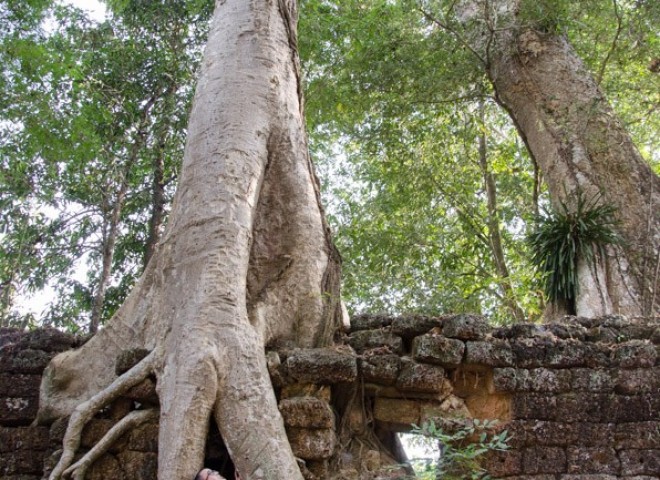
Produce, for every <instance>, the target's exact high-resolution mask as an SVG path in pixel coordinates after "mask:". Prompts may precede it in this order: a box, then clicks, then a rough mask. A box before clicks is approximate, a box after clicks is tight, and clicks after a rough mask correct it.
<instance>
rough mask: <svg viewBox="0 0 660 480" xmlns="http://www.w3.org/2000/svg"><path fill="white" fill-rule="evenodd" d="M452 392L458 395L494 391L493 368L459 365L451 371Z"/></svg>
mask: <svg viewBox="0 0 660 480" xmlns="http://www.w3.org/2000/svg"><path fill="white" fill-rule="evenodd" d="M451 382H452V385H453V387H454V393H455V394H456V395H458V396H459V397H463V398H465V397H469V396H470V395H483V394H484V393H494V392H495V387H494V386H493V370H492V369H491V368H489V367H482V366H478V367H468V368H463V367H459V368H457V369H456V370H454V371H453V372H451Z"/></svg>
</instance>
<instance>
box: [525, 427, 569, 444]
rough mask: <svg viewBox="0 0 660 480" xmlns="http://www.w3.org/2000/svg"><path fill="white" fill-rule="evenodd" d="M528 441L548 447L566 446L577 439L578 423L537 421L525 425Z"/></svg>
mask: <svg viewBox="0 0 660 480" xmlns="http://www.w3.org/2000/svg"><path fill="white" fill-rule="evenodd" d="M525 428H526V430H527V435H528V438H529V441H528V443H531V444H536V445H539V446H548V447H566V446H568V445H573V444H575V443H576V442H577V439H578V424H576V423H565V422H561V421H559V422H544V421H537V422H533V423H527V424H526V425H525Z"/></svg>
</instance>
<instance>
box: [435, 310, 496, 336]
mask: <svg viewBox="0 0 660 480" xmlns="http://www.w3.org/2000/svg"><path fill="white" fill-rule="evenodd" d="M490 331H491V327H490V325H489V324H488V320H486V318H484V317H482V316H481V315H469V314H461V315H450V316H447V317H446V318H445V319H444V322H443V324H442V334H443V335H444V336H445V337H449V338H458V339H460V340H481V339H483V338H484V337H485V336H486V335H487V334H488V333H490Z"/></svg>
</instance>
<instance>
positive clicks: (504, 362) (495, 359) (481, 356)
mask: <svg viewBox="0 0 660 480" xmlns="http://www.w3.org/2000/svg"><path fill="white" fill-rule="evenodd" d="M465 351H466V356H465V363H468V364H477V365H488V366H491V367H512V366H514V357H513V351H512V350H511V346H510V345H509V342H507V341H506V340H500V339H492V340H490V341H487V342H467V343H466V344H465Z"/></svg>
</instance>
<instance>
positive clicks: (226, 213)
mask: <svg viewBox="0 0 660 480" xmlns="http://www.w3.org/2000/svg"><path fill="white" fill-rule="evenodd" d="M295 8H296V6H295V1H292V0H288V1H286V0H280V1H276V0H255V1H251V2H246V1H244V0H217V1H216V10H215V13H214V17H213V20H212V25H211V30H210V34H209V41H208V46H207V49H206V52H205V55H204V60H203V66H202V72H201V76H200V79H199V83H198V87H197V92H196V97H195V101H194V105H193V110H192V113H191V116H190V123H189V128H188V142H187V146H186V151H185V155H184V164H183V168H182V172H181V178H180V182H179V186H178V190H177V193H176V196H175V199H174V205H173V209H172V213H171V215H170V219H169V224H168V226H167V228H166V231H165V233H164V235H163V239H162V240H161V243H160V245H159V246H158V248H157V250H156V252H155V253H154V255H153V257H152V258H151V260H150V262H149V264H148V266H147V268H146V270H145V272H144V274H143V276H142V278H141V279H140V281H139V282H138V284H137V285H136V287H135V288H134V290H133V291H132V293H131V294H130V295H129V297H128V298H127V300H126V302H125V303H124V305H123V306H122V307H121V308H120V309H119V311H118V312H117V314H116V315H115V316H114V317H113V319H112V320H111V321H109V322H108V324H107V325H106V326H105V328H103V329H101V330H100V331H99V333H98V334H97V335H96V336H94V337H93V338H92V339H91V340H90V341H89V342H88V343H87V344H85V345H84V346H83V347H82V348H81V349H79V350H77V351H73V352H67V353H64V354H62V355H60V356H58V357H56V358H55V359H54V360H53V362H51V364H50V366H49V368H48V369H47V371H46V374H45V376H44V381H43V383H42V389H41V404H40V420H41V421H48V420H51V419H53V418H55V417H60V416H64V415H69V414H71V413H72V412H74V415H73V416H72V420H71V423H70V430H71V432H72V433H71V434H70V435H68V436H67V439H68V440H66V441H67V442H68V445H69V446H70V447H75V446H76V441H75V440H71V438H73V437H75V435H74V433H75V431H74V430H75V428H73V427H72V425H73V424H74V423H76V422H78V423H80V422H81V419H84V418H85V417H86V416H87V413H86V412H85V413H84V414H83V413H81V412H82V411H83V410H86V409H90V408H91V406H95V405H97V404H99V403H103V402H102V400H104V401H105V400H106V399H99V398H100V397H99V396H98V394H99V392H101V396H103V395H105V394H107V396H108V399H107V400H109V399H110V398H111V397H113V396H116V394H117V392H119V391H121V390H122V389H125V388H127V387H126V385H130V384H132V383H134V378H133V377H137V378H139V377H140V376H143V374H145V372H146V373H147V374H148V373H149V372H152V373H154V374H155V375H156V377H157V380H158V396H159V400H160V444H159V465H158V470H159V473H158V478H159V479H160V480H182V479H185V478H193V476H194V474H195V472H196V471H197V470H199V468H200V467H201V464H202V461H203V455H204V442H205V439H206V433H207V430H208V425H209V418H210V417H211V416H212V417H214V418H215V420H216V422H217V424H218V427H219V429H220V432H221V434H222V437H223V439H224V441H225V444H226V445H227V447H228V449H229V451H230V452H231V456H232V460H233V461H234V464H235V465H236V468H237V470H238V471H239V472H240V473H241V475H242V478H246V479H259V478H268V479H296V478H298V479H299V478H301V475H300V471H299V469H298V466H297V464H296V461H295V458H294V456H293V454H292V452H291V449H290V447H289V444H288V441H287V437H286V434H285V431H284V427H283V424H282V420H281V417H280V415H279V411H278V409H277V404H276V400H275V397H274V394H273V390H272V387H271V385H270V380H269V377H268V373H267V370H266V363H265V356H264V346H265V345H267V344H269V343H274V342H280V343H288V344H292V345H298V346H305V347H310V346H318V345H323V344H328V343H330V342H331V340H332V335H333V333H334V331H335V330H336V327H337V322H338V321H340V315H341V313H340V312H341V309H340V308H339V292H338V281H339V259H338V255H337V253H336V251H335V250H334V247H333V246H332V244H331V243H330V240H329V235H328V230H327V227H326V225H325V221H324V218H323V213H322V210H321V207H320V204H319V196H318V187H317V182H316V180H315V177H314V173H313V170H312V166H311V164H310V161H309V157H308V153H307V147H306V138H305V133H304V127H303V119H302V112H301V110H302V108H301V102H300V98H299V87H300V86H299V75H298V69H297V52H296V51H295V45H296V42H295V18H296V11H295ZM131 348H146V349H148V350H150V351H151V352H152V353H151V355H150V356H149V357H147V359H145V360H144V361H143V365H142V366H141V367H140V366H138V367H139V368H138V367H135V368H134V369H133V370H131V371H129V372H127V374H125V375H124V376H123V377H120V378H119V379H116V376H115V373H114V363H115V358H116V356H117V354H118V353H119V352H120V351H122V350H124V349H131ZM113 382H114V383H113ZM111 384H112V385H111ZM95 395H96V397H95ZM88 399H91V400H90V401H89V402H88V403H87V404H83V406H81V407H77V408H76V406H77V405H79V404H80V403H81V402H83V401H87V400H88ZM72 449H73V450H75V448H69V449H68V450H67V449H65V454H64V455H63V460H61V462H60V463H61V465H60V466H58V468H57V469H56V470H55V471H54V473H53V475H52V478H58V477H59V475H60V474H61V473H62V472H63V471H64V469H65V468H66V467H67V465H66V464H67V463H68V462H69V463H70V459H68V458H66V457H67V455H68V457H72V454H70V455H69V454H68V451H69V450H72Z"/></svg>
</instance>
